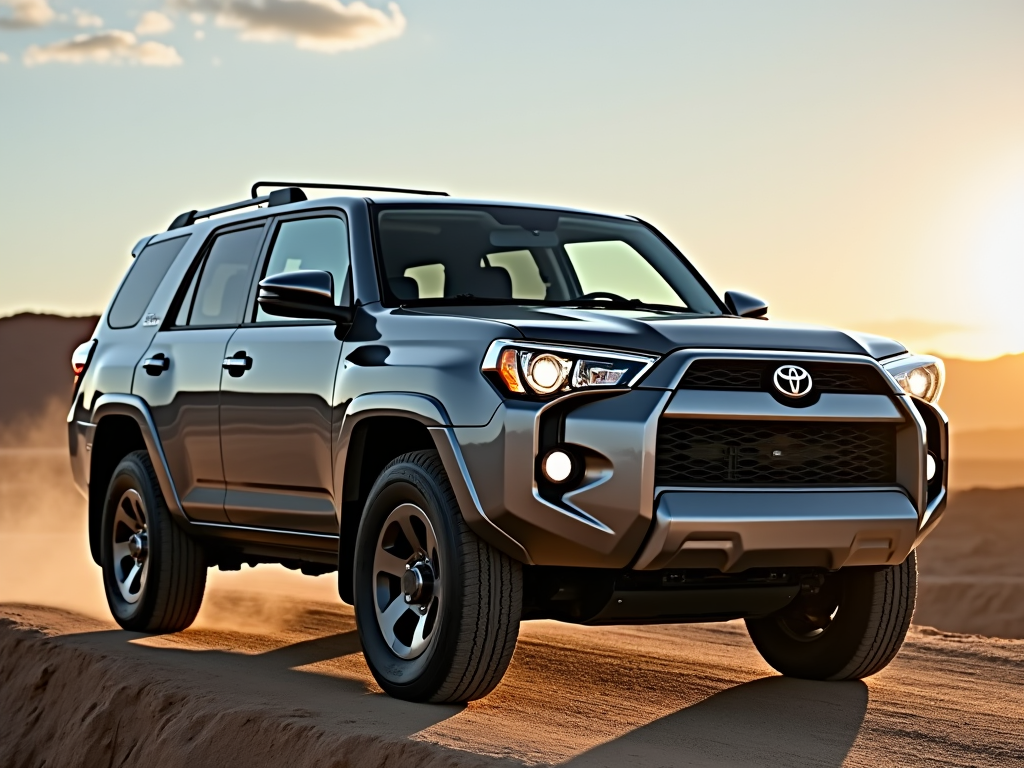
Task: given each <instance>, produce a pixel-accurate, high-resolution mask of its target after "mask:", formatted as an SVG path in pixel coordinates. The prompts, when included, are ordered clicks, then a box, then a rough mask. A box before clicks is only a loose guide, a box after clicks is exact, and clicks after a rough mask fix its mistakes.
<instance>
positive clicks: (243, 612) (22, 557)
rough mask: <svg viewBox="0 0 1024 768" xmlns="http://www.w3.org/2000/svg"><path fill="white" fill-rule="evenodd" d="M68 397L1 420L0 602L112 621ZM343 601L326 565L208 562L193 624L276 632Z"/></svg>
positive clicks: (336, 605) (336, 606)
mask: <svg viewBox="0 0 1024 768" xmlns="http://www.w3.org/2000/svg"><path fill="white" fill-rule="evenodd" d="M66 414H67V406H66V404H63V403H60V402H59V401H52V402H51V404H50V405H49V406H48V407H47V408H46V409H45V410H44V411H43V412H42V414H39V415H34V416H33V415H31V414H27V415H23V416H20V417H19V418H18V419H16V420H15V421H14V422H12V423H9V424H7V425H5V426H4V427H3V428H0V603H27V604H36V605H47V606H52V607H55V608H62V609H65V610H70V611H75V612H77V613H80V614H83V615H85V616H89V617H93V618H96V619H100V620H104V621H110V620H111V619H110V612H109V610H108V608H107V602H106V597H105V596H104V593H103V583H102V579H101V574H100V569H99V567H98V566H97V565H96V564H95V563H94V562H93V561H92V556H91V555H90V553H89V536H88V530H87V520H86V514H87V505H86V500H85V497H84V496H82V494H81V493H80V492H79V491H78V488H77V487H76V486H75V484H74V481H73V480H72V477H71V467H70V462H69V459H68V449H67V427H66V421H65V419H66ZM311 601H312V602H315V603H322V604H324V608H325V609H332V610H333V609H337V608H340V607H341V605H342V604H341V601H340V599H339V598H338V593H337V587H336V579H335V576H334V574H326V575H324V576H317V577H311V576H304V575H302V574H300V573H298V572H295V571H289V570H287V569H285V568H283V567H281V566H278V565H259V566H256V567H255V568H251V567H249V566H242V570H241V571H234V572H224V571H219V570H217V569H211V570H210V572H209V575H208V577H207V593H206V598H205V600H204V602H203V608H202V610H201V611H200V613H199V616H198V617H197V619H196V626H197V627H207V628H219V629H231V628H233V629H239V630H245V631H249V632H257V631H260V630H261V629H265V630H268V631H277V630H280V629H282V628H284V627H286V626H288V625H289V624H290V623H292V622H294V621H295V618H296V616H297V615H298V614H297V609H296V608H295V606H296V605H297V603H299V602H303V603H306V602H311Z"/></svg>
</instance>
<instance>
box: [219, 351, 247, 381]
mask: <svg viewBox="0 0 1024 768" xmlns="http://www.w3.org/2000/svg"><path fill="white" fill-rule="evenodd" d="M221 367H222V368H224V370H226V371H227V372H228V374H229V375H231V376H234V377H235V378H237V377H239V376H241V375H242V374H243V373H245V372H246V371H248V370H249V369H251V368H252V358H251V357H249V356H248V355H246V354H245V352H244V351H242V352H235V354H233V355H232V356H231V357H225V358H224V363H223V364H222V365H221Z"/></svg>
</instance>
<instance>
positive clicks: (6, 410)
mask: <svg viewBox="0 0 1024 768" xmlns="http://www.w3.org/2000/svg"><path fill="white" fill-rule="evenodd" d="M98 319H99V318H97V317H61V316H59V315H36V314H31V313H24V314H20V315H13V316H11V317H3V318H0V429H3V428H5V427H9V426H11V425H13V424H15V423H26V424H27V423H28V422H29V421H30V420H32V419H35V418H38V416H39V414H41V413H43V412H44V411H46V410H47V408H48V407H49V406H50V404H51V403H53V402H60V403H62V404H63V405H64V406H65V407H67V406H70V404H71V388H72V383H73V382H74V374H73V373H72V372H71V353H72V352H74V350H75V347H77V346H78V345H79V344H81V343H82V342H83V341H85V340H86V339H88V338H89V337H90V336H91V335H92V332H93V329H94V328H95V327H96V321H97V320H98Z"/></svg>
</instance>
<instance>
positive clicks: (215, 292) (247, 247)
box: [188, 226, 263, 326]
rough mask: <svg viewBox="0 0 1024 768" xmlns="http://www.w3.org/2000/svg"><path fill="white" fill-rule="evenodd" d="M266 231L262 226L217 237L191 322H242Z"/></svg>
mask: <svg viewBox="0 0 1024 768" xmlns="http://www.w3.org/2000/svg"><path fill="white" fill-rule="evenodd" d="M262 235H263V227H262V226H260V227H254V228H253V229H242V230H236V231H234V232H225V233H224V234H222V235H218V236H217V237H216V239H215V240H214V241H213V245H212V246H210V251H209V253H208V255H207V257H206V262H205V263H204V264H203V266H202V271H201V272H200V275H199V284H198V286H197V287H196V290H195V298H194V300H193V301H192V311H191V312H190V313H189V316H188V325H190V326H205V325H238V324H239V323H241V322H242V316H243V314H244V312H245V302H246V299H247V298H248V296H249V282H250V280H251V279H252V270H253V266H254V265H255V261H256V249H257V248H258V247H259V244H260V237H261V236H262Z"/></svg>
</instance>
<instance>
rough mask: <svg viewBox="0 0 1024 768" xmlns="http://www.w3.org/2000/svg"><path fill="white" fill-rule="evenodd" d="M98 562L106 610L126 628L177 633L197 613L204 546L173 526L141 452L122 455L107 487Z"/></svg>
mask: <svg viewBox="0 0 1024 768" xmlns="http://www.w3.org/2000/svg"><path fill="white" fill-rule="evenodd" d="M101 536H102V538H101V543H100V547H101V549H100V564H101V565H102V567H103V586H104V591H105V592H106V595H107V604H108V605H109V606H110V612H111V614H113V616H114V620H115V621H117V623H118V624H120V625H121V626H122V627H124V628H125V629H129V630H133V631H136V632H177V631H180V630H182V629H185V628H186V627H188V626H189V625H190V624H191V623H192V622H193V621H194V620H195V618H196V614H197V613H199V606H200V605H202V602H203V592H204V590H205V589H206V557H205V553H204V551H203V548H202V547H201V546H200V545H199V544H198V543H196V542H195V541H193V540H192V539H191V538H189V536H188V535H187V534H186V533H185V532H184V531H183V530H181V528H179V527H178V526H177V525H175V523H174V520H173V519H172V518H171V513H170V511H169V510H168V509H167V504H166V503H165V502H164V497H163V494H162V493H161V492H160V484H159V483H158V482H157V479H156V473H155V472H154V471H153V464H152V462H151V461H150V460H149V454H147V453H146V452H145V451H135V452H134V453H129V454H128V455H127V456H125V457H124V458H123V459H122V460H121V463H120V464H118V465H117V468H116V469H115V470H114V475H113V477H112V478H111V479H110V485H109V486H108V488H107V499H106V502H105V504H104V508H103V523H102V528H101Z"/></svg>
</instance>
